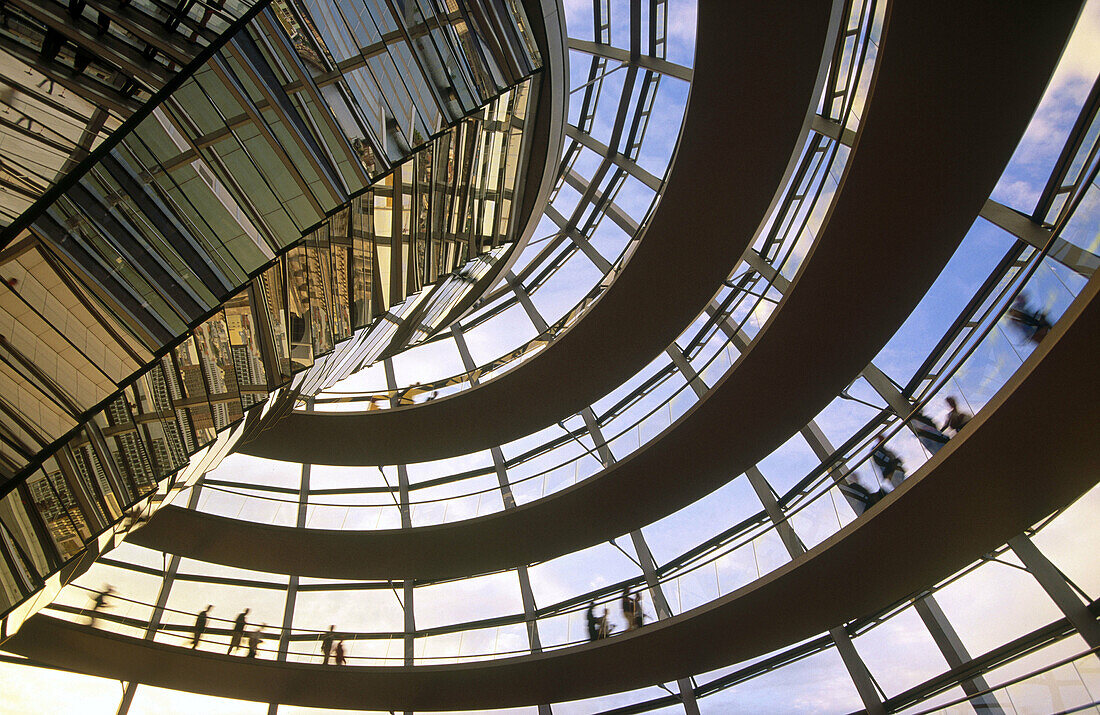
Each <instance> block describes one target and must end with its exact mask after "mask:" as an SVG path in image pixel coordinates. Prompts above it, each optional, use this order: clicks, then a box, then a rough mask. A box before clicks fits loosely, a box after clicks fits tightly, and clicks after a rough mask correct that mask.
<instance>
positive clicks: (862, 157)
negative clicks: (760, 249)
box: [130, 0, 1079, 579]
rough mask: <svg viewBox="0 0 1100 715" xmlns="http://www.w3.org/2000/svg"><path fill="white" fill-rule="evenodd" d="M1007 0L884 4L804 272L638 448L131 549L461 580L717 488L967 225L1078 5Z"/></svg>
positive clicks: (588, 539) (863, 340)
mask: <svg viewBox="0 0 1100 715" xmlns="http://www.w3.org/2000/svg"><path fill="white" fill-rule="evenodd" d="M1007 5H1008V4H1003V3H982V2H969V3H962V4H960V3H950V4H946V3H945V7H944V8H940V9H938V10H929V9H928V8H927V6H926V4H924V3H922V2H920V1H919V0H912V1H911V2H910V1H908V0H896V1H895V2H894V3H893V5H892V8H891V11H890V17H889V18H888V25H887V28H886V34H887V36H886V38H885V41H884V42H883V46H882V50H881V51H880V58H879V62H880V70H879V74H878V79H877V80H876V83H875V86H874V89H873V93H874V102H873V103H871V104H869V105H868V106H869V109H868V112H867V117H866V119H865V122H864V128H863V130H862V134H861V135H860V137H859V139H858V142H859V143H858V148H857V150H856V151H855V152H854V153H853V155H852V157H851V159H850V160H849V162H850V163H849V171H848V173H847V175H846V177H845V178H844V180H843V185H842V187H841V188H840V189H838V191H840V194H839V196H838V197H837V199H836V202H835V204H834V206H833V209H832V211H831V213H830V215H829V216H828V217H827V218H826V224H825V227H824V229H823V231H822V234H821V237H820V240H819V241H818V243H817V244H816V245H815V248H814V250H813V252H812V254H811V255H810V256H808V257H807V258H806V260H805V262H804V269H803V273H802V274H801V275H800V276H799V277H798V278H797V280H796V283H795V285H794V287H793V288H792V290H790V291H789V292H788V294H787V296H786V297H785V298H784V300H783V302H782V304H781V305H780V307H779V308H778V309H777V311H778V312H777V313H776V315H775V317H774V318H773V320H772V322H771V323H770V324H769V325H768V326H767V327H766V328H765V330H764V333H763V334H762V335H761V336H759V337H758V338H757V340H756V341H755V342H754V344H753V345H752V347H751V348H750V349H749V350H748V351H747V352H746V353H745V354H744V355H743V356H742V357H741V359H740V360H739V362H738V363H737V364H736V365H735V366H734V368H733V369H731V370H730V371H729V372H728V373H727V375H726V376H725V377H724V378H723V379H722V380H721V381H720V382H719V383H718V384H717V386H716V389H715V390H713V391H712V392H711V393H710V394H709V395H708V396H707V397H706V398H705V399H703V400H702V401H701V402H699V403H698V404H696V405H695V406H694V407H692V408H691V409H690V410H689V411H688V412H687V413H686V414H685V415H684V416H682V417H681V418H680V419H679V420H677V421H676V422H675V423H674V424H673V425H672V426H671V427H669V428H668V429H667V430H666V431H665V432H664V433H662V435H660V436H659V437H658V438H657V439H656V440H655V441H654V442H652V443H651V444H650V445H649V446H647V447H645V448H643V449H641V450H638V451H637V452H635V453H633V454H631V455H630V456H628V457H627V458H625V459H624V460H622V461H621V462H618V463H617V464H615V465H613V466H611V467H610V468H608V469H606V470H604V471H603V472H601V473H600V474H598V475H597V476H595V477H592V478H590V479H588V480H586V481H584V482H581V483H579V484H577V485H575V486H573V487H569V488H567V489H564V490H562V491H561V492H558V493H556V494H553V495H551V496H549V497H546V498H544V499H541V500H538V501H535V502H532V503H529V504H525V505H522V506H519V507H517V508H515V509H509V510H506V511H503V512H498V513H496V514H492V515H489V516H484V517H479V518H475V519H470V520H466V521H461V522H455V523H452V524H440V525H435V526H428V527H418V528H413V529H391V530H379V531H341V530H315V529H295V528H292V527H279V526H271V525H265V524H258V523H253V522H247V521H241V520H236V519H229V518H225V517H219V516H213V515H209V514H202V513H198V512H195V511H191V510H186V509H179V508H175V507H168V508H165V509H162V510H161V511H160V512H159V513H158V514H157V515H156V517H155V518H153V519H152V520H151V521H150V523H149V524H147V525H146V526H145V527H144V528H143V529H142V530H140V531H138V532H136V533H134V534H133V535H132V536H131V537H130V541H131V542H132V543H135V544H138V545H141V546H146V547H149V548H153V549H158V550H163V551H169V552H172V553H178V554H183V555H186V556H189V557H192V558H197V559H201V560H204V561H211V562H214V563H223V564H228V565H233V566H239V567H242V568H248V569H254V570H259V571H268V572H276V573H290V574H297V575H303V576H316V577H321V578H348V579H376V578H381V579H386V578H405V577H415V578H422V579H434V578H449V577H461V576H469V575H472V574H475V573H484V572H488V571H495V570H499V569H503V568H507V567H510V566H515V565H517V564H530V563H535V562H538V561H544V560H548V559H552V558H554V557H556V556H558V555H560V554H563V553H569V552H571V551H575V550H579V549H583V548H586V547H588V546H591V545H592V544H595V543H598V542H601V541H606V540H608V539H610V538H613V537H616V536H619V535H621V534H625V533H627V532H629V531H630V530H632V529H635V528H640V527H642V526H644V525H645V524H649V523H652V522H654V521H656V520H658V519H660V518H662V517H664V516H667V515H668V514H671V513H673V512H674V511H676V510H677V509H679V508H681V507H684V506H686V505H688V504H690V503H692V502H693V501H695V500H696V499H699V498H700V497H702V496H705V495H706V494H708V493H710V492H711V491H713V490H714V489H717V488H718V487H720V486H721V485H723V484H725V483H726V482H727V481H729V480H730V479H731V478H732V477H734V476H736V475H738V474H740V473H742V472H743V471H744V470H745V469H747V468H748V467H750V466H752V465H753V464H755V463H757V462H758V461H759V460H760V459H762V458H764V457H765V456H767V455H768V454H769V453H770V452H771V451H773V450H774V449H776V448H778V447H779V445H781V444H782V443H783V442H784V441H785V440H786V439H787V438H788V437H789V436H790V435H791V434H792V433H793V432H794V431H795V430H797V429H798V428H799V427H801V426H802V425H804V424H806V423H807V422H808V421H809V420H810V419H811V418H812V417H813V416H814V415H816V414H817V413H818V412H819V411H820V410H821V409H822V408H823V407H824V406H825V405H827V404H828V402H829V401H830V400H832V399H833V398H834V397H835V396H836V394H837V393H838V392H839V391H840V390H841V389H843V388H844V386H845V385H847V384H848V383H849V382H850V381H851V379H852V377H853V376H855V375H857V374H858V373H859V371H860V370H862V369H863V367H865V366H866V365H867V363H869V362H870V361H871V359H872V358H873V357H874V355H875V354H876V353H877V352H878V350H879V349H881V347H882V346H883V345H884V344H885V343H886V342H887V341H888V340H889V338H890V337H891V336H892V335H893V334H894V333H895V332H896V330H897V328H898V326H900V325H901V324H902V322H903V321H904V320H905V319H906V318H907V317H908V316H909V314H910V313H911V311H912V309H913V308H914V307H915V306H916V304H917V303H918V302H919V300H920V298H921V297H922V296H923V295H924V293H925V291H926V290H927V288H928V286H929V285H931V284H932V282H933V281H934V280H935V278H936V276H937V275H938V274H939V272H940V271H941V270H942V268H943V266H944V265H945V264H946V262H947V260H948V259H949V258H950V256H951V254H952V253H953V252H954V250H955V248H956V247H957V245H958V243H959V242H960V241H961V240H962V238H963V236H964V235H965V234H966V232H967V230H968V228H969V227H970V226H971V225H972V223H973V222H974V220H975V219H976V217H977V215H978V211H979V209H980V208H981V206H982V204H983V202H984V201H985V199H986V197H988V195H989V193H990V191H991V190H992V189H993V186H994V185H995V183H996V181H997V179H998V177H999V176H1000V174H1001V171H1002V170H1003V167H1004V165H1005V163H1006V162H1007V160H1008V157H1010V156H1011V154H1012V152H1013V150H1014V148H1015V146H1016V144H1017V142H1018V140H1019V138H1020V136H1021V135H1022V133H1023V131H1024V129H1025V128H1026V126H1027V123H1028V119H1029V117H1030V114H1031V111H1032V109H1033V108H1034V107H1035V106H1036V104H1037V103H1038V101H1039V98H1040V97H1041V95H1042V90H1043V88H1044V86H1045V84H1046V81H1047V78H1048V77H1049V74H1050V72H1051V70H1052V68H1053V67H1054V65H1055V64H1056V62H1057V58H1058V56H1059V52H1060V49H1061V45H1062V42H1063V41H1064V39H1065V37H1067V36H1068V33H1069V31H1070V28H1071V27H1072V24H1073V20H1074V18H1075V16H1076V9H1077V7H1079V4H1078V3H1075V2H1074V3H1070V2H1064V3H1060V4H1058V5H1050V6H1047V7H1045V8H1044V13H1043V18H1042V19H1039V18H1031V17H1030V15H1031V14H1032V10H1030V9H1023V7H1022V6H1021V5H1015V4H1014V5H1013V6H1012V7H1011V8H1010V7H1008V6H1007ZM992 6H996V7H995V8H994V7H992ZM1057 10H1060V12H1058V11H1057ZM1020 48H1028V49H1029V50H1031V52H1022V51H1020ZM991 117H994V118H996V120H997V121H996V122H992V123H991V122H990V121H989V119H990V118H991ZM959 157H967V161H965V162H961V161H959ZM929 207H935V210H932V211H929V210H928V208H929ZM885 226H889V227H892V229H891V232H890V233H889V234H883V233H882V227H885ZM806 346H812V349H807V347H806ZM582 364H584V363H582ZM746 406H747V407H746ZM471 421H472V420H471ZM624 494H630V495H631V498H630V499H629V501H627V500H624V497H623V495H624Z"/></svg>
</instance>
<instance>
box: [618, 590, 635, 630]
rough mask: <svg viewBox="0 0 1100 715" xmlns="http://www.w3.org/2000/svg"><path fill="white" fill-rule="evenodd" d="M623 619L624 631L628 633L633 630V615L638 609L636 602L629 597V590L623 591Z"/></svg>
mask: <svg viewBox="0 0 1100 715" xmlns="http://www.w3.org/2000/svg"><path fill="white" fill-rule="evenodd" d="M622 602H623V617H624V618H626V629H627V630H628V631H631V630H634V613H635V611H636V610H637V608H638V603H637V601H635V600H634V598H633V597H632V596H631V595H630V589H629V588H624V589H623V597H622Z"/></svg>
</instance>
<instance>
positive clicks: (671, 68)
mask: <svg viewBox="0 0 1100 715" xmlns="http://www.w3.org/2000/svg"><path fill="white" fill-rule="evenodd" d="M569 49H571V50H576V51H577V52H584V53H585V54H589V55H595V56H597V57H603V58H606V59H609V60H615V61H617V62H622V63H623V64H627V65H632V66H635V67H640V68H641V69H644V70H649V71H651V72H657V73H659V74H663V75H668V76H669V77H675V78H676V79H682V80H684V81H685V82H690V81H691V78H692V77H693V76H694V71H693V70H692V68H690V67H684V66H683V65H678V64H676V63H675V62H669V61H668V60H663V59H661V58H659V57H650V56H648V55H639V56H638V57H637V58H636V59H632V58H631V56H630V50H624V49H621V48H618V47H613V46H611V45H605V44H603V43H600V42H592V41H591V40H579V39H576V38H574V37H570V38H569Z"/></svg>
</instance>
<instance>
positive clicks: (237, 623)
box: [226, 608, 252, 653]
mask: <svg viewBox="0 0 1100 715" xmlns="http://www.w3.org/2000/svg"><path fill="white" fill-rule="evenodd" d="M251 610H252V609H251V608H246V609H244V610H243V611H241V612H240V613H238V614H237V617H236V618H235V619H233V632H232V633H230V634H229V650H227V651H226V653H232V652H233V651H235V650H237V648H238V647H240V645H241V638H243V637H244V627H245V626H246V625H248V622H247V621H245V617H246V616H247V615H248V614H249V612H250V611H251Z"/></svg>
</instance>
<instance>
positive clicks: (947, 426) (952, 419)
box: [943, 397, 974, 434]
mask: <svg viewBox="0 0 1100 715" xmlns="http://www.w3.org/2000/svg"><path fill="white" fill-rule="evenodd" d="M944 402H946V403H947V406H948V407H950V408H951V411H950V412H948V413H947V417H945V418H944V421H943V429H944V431H947V430H951V431H952V432H953V433H954V434H958V433H959V430H961V429H962V428H963V427H966V423H967V422H969V421H970V419H971V418H972V417H973V416H974V415H972V414H970V413H969V412H963V411H962V410H960V409H959V403H958V401H956V400H955V398H954V397H947V398H944Z"/></svg>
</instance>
